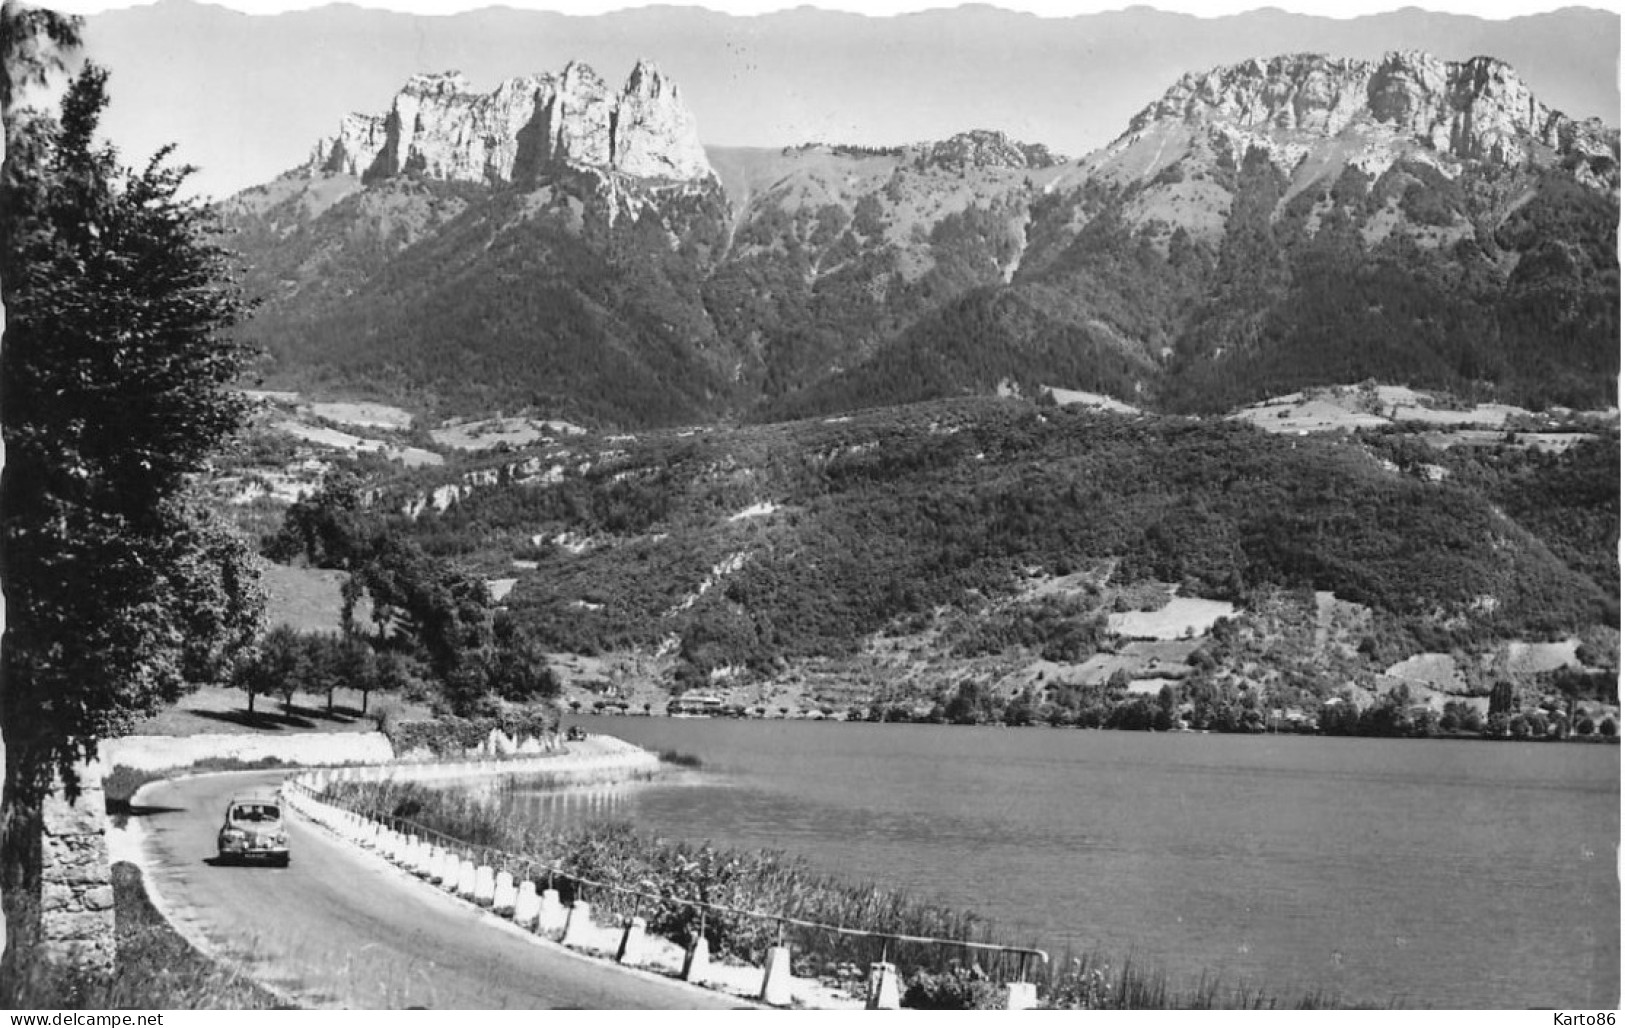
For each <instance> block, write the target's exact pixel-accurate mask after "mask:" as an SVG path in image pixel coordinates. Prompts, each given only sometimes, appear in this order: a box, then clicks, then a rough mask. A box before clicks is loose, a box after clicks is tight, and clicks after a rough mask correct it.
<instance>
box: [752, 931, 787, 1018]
mask: <svg viewBox="0 0 1625 1028" xmlns="http://www.w3.org/2000/svg"><path fill="white" fill-rule="evenodd" d="M759 998H760V999H761V1001H762V1002H763V1003H766V1004H767V1005H768V1006H771V1007H787V1006H789V1005H790V947H788V946H774V947H773V948H772V949H770V950H768V951H767V968H766V969H765V970H764V971H763V972H762V992H761V996H760V997H759Z"/></svg>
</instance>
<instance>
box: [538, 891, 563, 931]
mask: <svg viewBox="0 0 1625 1028" xmlns="http://www.w3.org/2000/svg"><path fill="white" fill-rule="evenodd" d="M536 916H537V921H536V931H537V932H556V931H559V930H561V929H563V928H564V927H565V926H566V925H567V924H569V923H570V912H569V911H568V910H566V909H565V908H564V904H562V903H560V902H559V890H557V889H548V890H546V891H545V892H543V893H542V905H541V909H540V910H539V912H538V913H537V915H536Z"/></svg>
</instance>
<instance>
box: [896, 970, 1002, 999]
mask: <svg viewBox="0 0 1625 1028" xmlns="http://www.w3.org/2000/svg"><path fill="white" fill-rule="evenodd" d="M1007 992H1008V990H1007V989H1006V988H1005V987H1004V986H1002V985H998V984H995V983H994V982H993V981H992V980H991V979H989V978H988V976H987V972H985V971H983V970H982V969H981V968H980V967H978V966H976V965H972V966H970V967H968V968H967V967H958V966H956V967H950V968H949V969H948V970H946V971H942V972H939V973H936V974H932V973H931V972H929V971H923V970H921V971H916V972H914V974H913V975H911V976H910V977H909V980H908V988H907V989H905V990H904V992H903V998H902V1002H903V1006H905V1007H908V1008H910V1009H913V1010H1002V1009H1004V1006H1005V1000H1006V998H1007V997H1006V993H1007Z"/></svg>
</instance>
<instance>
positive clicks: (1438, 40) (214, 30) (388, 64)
mask: <svg viewBox="0 0 1625 1028" xmlns="http://www.w3.org/2000/svg"><path fill="white" fill-rule="evenodd" d="M1614 2H1615V3H1625V0H1614ZM54 5H55V6H58V7H59V8H62V9H68V10H75V11H81V12H86V13H90V14H91V15H92V17H90V19H89V22H88V25H87V32H86V36H87V42H88V44H89V50H90V54H91V56H92V57H93V58H94V59H96V60H97V61H99V62H100V63H102V64H104V65H106V66H107V67H108V68H109V69H110V70H111V72H112V79H111V82H110V91H111V95H112V104H111V106H110V108H109V110H108V112H107V116H106V119H105V122H104V127H105V128H106V130H107V133H108V135H109V136H110V137H111V138H112V141H113V142H114V143H115V144H116V145H118V146H119V148H120V150H121V151H123V153H124V155H125V158H126V160H127V161H128V162H129V163H139V161H140V160H141V159H143V158H144V157H145V156H146V155H149V154H151V153H153V152H154V151H156V150H157V149H158V148H159V147H161V146H163V145H165V144H167V143H175V144H177V153H178V156H179V158H180V159H181V160H184V161H186V162H188V163H191V164H195V165H197V166H199V168H200V169H201V170H200V172H199V173H198V174H197V175H196V176H195V178H194V179H193V183H194V186H195V188H196V190H197V192H198V193H200V194H202V195H206V196H214V197H223V196H227V195H230V194H231V193H234V192H236V191H238V190H241V189H244V188H247V187H249V186H253V185H257V184H260V183H263V182H266V181H269V180H270V179H272V178H274V177H276V176H277V175H278V174H281V173H283V172H285V171H287V170H289V169H291V168H293V167H295V166H296V165H298V164H299V163H301V162H302V161H303V160H305V158H306V157H307V155H308V154H309V153H310V151H311V148H312V147H313V145H314V144H315V143H316V142H317V141H318V140H319V139H321V138H324V137H327V136H331V135H332V134H333V133H334V131H335V130H336V129H337V126H338V123H339V120H340V119H341V118H342V117H343V116H344V115H345V114H347V113H350V112H365V113H382V112H383V111H385V110H386V109H387V108H388V106H389V103H390V100H391V98H392V97H393V96H394V94H395V92H396V91H397V90H398V89H399V88H400V86H401V84H402V83H404V82H405V81H406V79H407V77H408V76H409V75H411V74H414V73H417V72H424V71H445V70H451V69H456V70H460V71H463V72H464V73H465V74H467V76H468V78H469V79H470V81H471V82H472V83H473V85H474V86H475V87H476V88H477V89H480V90H489V89H493V88H495V87H496V85H497V84H498V83H499V82H500V81H501V80H502V79H504V78H508V77H512V76H516V75H522V74H531V73H536V72H557V71H559V70H561V69H562V68H563V66H564V65H565V64H566V63H567V62H569V61H571V60H582V61H585V62H586V63H588V64H590V65H591V66H592V67H593V68H594V69H595V70H597V71H598V72H599V74H600V75H601V76H602V77H603V78H604V79H605V80H606V81H608V82H610V83H611V84H612V85H615V86H618V85H619V84H620V83H621V82H622V81H624V79H625V77H626V75H627V73H628V72H629V71H630V70H631V67H632V64H633V63H634V62H635V61H636V60H638V59H642V58H647V59H652V60H653V61H654V63H655V64H656V65H657V66H658V67H659V68H660V69H661V70H662V71H663V72H665V73H666V74H667V75H668V76H670V77H671V78H672V79H673V80H674V81H676V82H677V83H678V85H679V87H680V89H681V91H682V95H683V97H684V99H685V100H686V102H687V103H688V105H689V106H690V108H691V109H692V110H693V111H694V113H695V116H696V120H697V122H698V125H699V129H700V134H701V138H702V140H703V141H704V142H705V143H707V144H708V145H721V146H770V147H782V146H792V145H797V144H801V143H806V142H823V143H850V144H857V145H865V146H886V145H897V144H906V143H915V142H921V141H925V140H933V139H942V138H945V137H947V136H949V135H952V134H954V133H956V132H961V131H965V130H968V129H973V128H985V129H997V130H1001V131H1004V132H1006V133H1008V134H1009V135H1011V136H1012V137H1014V138H1016V139H1018V140H1020V141H1022V142H1028V143H1042V144H1044V145H1046V146H1048V147H1050V148H1051V149H1052V150H1053V151H1055V152H1057V153H1060V154H1063V155H1066V156H1069V157H1081V156H1083V155H1084V154H1086V153H1088V152H1090V151H1092V150H1094V149H1096V148H1098V147H1100V146H1104V145H1105V144H1106V143H1108V142H1110V141H1111V140H1112V139H1113V138H1115V137H1116V136H1117V135H1118V134H1119V133H1120V132H1122V131H1123V129H1124V128H1125V127H1126V125H1127V122H1128V119H1129V118H1131V117H1132V116H1133V115H1134V113H1135V112H1137V111H1138V110H1139V109H1141V108H1142V107H1144V106H1145V105H1146V104H1148V103H1150V102H1152V101H1154V100H1155V99H1156V98H1157V97H1159V96H1160V95H1161V94H1162V93H1163V91H1165V90H1166V89H1167V88H1168V86H1170V85H1172V84H1173V82H1174V81H1176V80H1177V79H1178V77H1179V76H1180V75H1181V74H1184V73H1185V72H1188V71H1201V70H1206V69H1208V68H1212V67H1216V66H1219V65H1222V64H1229V63H1233V62H1235V61H1239V60H1243V59H1245V58H1248V57H1268V56H1272V55H1274V54H1277V53H1290V52H1301V51H1306V50H1307V51H1316V52H1327V53H1332V54H1335V55H1339V56H1351V57H1362V58H1366V59H1375V58H1378V57H1380V56H1381V55H1382V53H1384V52H1385V51H1387V50H1390V49H1400V48H1409V47H1412V46H1415V47H1418V48H1421V49H1427V50H1429V51H1431V52H1433V53H1436V54H1438V55H1439V56H1441V57H1445V58H1447V59H1453V60H1460V59H1465V58H1467V57H1471V56H1474V55H1476V54H1478V53H1491V54H1494V55H1496V56H1501V57H1504V58H1506V59H1507V60H1509V61H1510V62H1511V63H1512V64H1513V66H1514V67H1515V68H1516V69H1517V70H1518V71H1519V73H1520V74H1521V75H1523V76H1524V78H1525V80H1526V81H1527V82H1529V84H1530V86H1531V88H1533V89H1534V91H1535V93H1536V95H1537V96H1538V97H1539V98H1540V99H1541V100H1542V101H1544V102H1546V103H1547V104H1549V105H1551V106H1553V107H1556V108H1557V109H1559V110H1562V111H1564V112H1565V113H1569V114H1571V115H1574V116H1577V117H1587V116H1598V117H1601V118H1603V120H1604V121H1606V122H1609V123H1610V124H1615V125H1617V124H1618V123H1619V114H1618V107H1619V100H1618V88H1617V87H1618V74H1619V66H1618V60H1619V40H1618V38H1617V36H1618V26H1619V19H1618V18H1617V17H1615V19H1614V20H1613V21H1612V23H1611V24H1612V26H1613V29H1614V32H1613V35H1614V38H1602V39H1598V38H1593V37H1594V35H1595V34H1594V33H1589V32H1587V33H1582V34H1580V36H1577V35H1576V33H1575V32H1574V31H1572V30H1566V31H1568V34H1567V35H1564V34H1563V33H1562V32H1559V31H1555V30H1554V31H1551V32H1546V33H1544V34H1543V33H1541V32H1534V31H1523V30H1521V29H1520V30H1514V29H1513V28H1512V27H1510V26H1507V27H1502V28H1497V25H1498V24H1499V23H1498V22H1496V21H1474V22H1470V23H1469V22H1462V21H1461V20H1460V19H1453V18H1449V17H1445V16H1444V15H1446V14H1448V13H1450V12H1452V11H1471V12H1472V13H1473V14H1475V15H1480V16H1481V15H1482V14H1483V13H1488V14H1490V15H1493V16H1495V17H1498V18H1506V17H1511V16H1516V15H1521V14H1529V13H1536V12H1541V11H1544V10H1550V9H1554V8H1556V7H1557V6H1558V5H1555V4H1548V5H1538V4H1533V3H1521V4H1513V3H1506V2H1504V0H1503V2H1497V3H1492V4H1490V5H1488V6H1487V7H1485V6H1484V5H1474V4H1468V3H1455V2H1454V0H1437V2H1435V3H1429V4H1427V6H1426V8H1425V9H1419V8H1418V7H1416V6H1412V7H1411V8H1409V9H1407V10H1405V11H1404V12H1403V13H1401V14H1397V15H1389V16H1385V17H1369V15H1371V14H1372V13H1373V12H1381V11H1393V10H1395V7H1394V5H1392V4H1388V5H1383V4H1379V3H1373V2H1371V0H1346V2H1343V3H1339V4H1336V5H1331V4H1326V3H1322V2H1318V0H1317V2H1314V3H1304V2H1302V0H1297V2H1294V0H1284V2H1282V3H1278V4H1275V5H1274V10H1273V13H1265V14H1255V15H1248V16H1247V17H1244V18H1234V17H1232V18H1228V19H1227V18H1224V17H1218V16H1216V14H1217V12H1220V11H1230V12H1236V11H1247V10H1256V9H1257V8H1256V5H1244V4H1240V3H1233V2H1230V3H1218V4H1208V3H1202V4H1197V3H1195V2H1193V0H1169V2H1167V3H1164V4H1158V5H1157V6H1156V8H1155V9H1153V8H1151V7H1149V6H1139V7H1135V8H1132V9H1130V10H1128V11H1126V12H1125V11H1124V10H1123V8H1122V7H1121V5H1118V6H1116V7H1115V8H1114V7H1113V6H1112V5H1108V4H1104V3H1066V4H1061V3H1056V2H1054V0H1001V2H1000V3H999V4H997V5H996V6H995V5H980V6H979V7H976V8H967V9H960V10H956V11H953V12H952V13H951V14H949V13H946V9H947V8H948V5H946V4H938V5H936V6H934V7H933V6H930V5H928V4H925V3H920V2H918V0H913V2H911V0H881V2H880V3H874V4H863V5H861V6H862V7H863V8H864V10H865V11H866V12H868V11H875V10H883V11H888V12H899V13H893V14H889V15H887V16H885V17H867V18H865V17H857V16H855V15H851V14H844V15H843V14H841V13H839V12H840V11H841V9H842V7H843V5H844V6H846V7H854V6H858V5H856V4H854V3H852V2H851V0H821V2H820V3H818V4H816V5H813V4H798V5H788V4H784V3H774V2H772V0H708V2H707V3H706V4H704V5H665V6H650V5H636V4H628V3H624V2H617V3H605V2H603V0H506V2H505V3H504V4H503V5H502V8H501V9H492V8H489V7H480V6H479V5H477V4H475V3H473V2H471V0H391V2H390V3H388V4H381V3H375V2H374V0H362V2H358V3H351V4H348V5H345V6H342V7H339V6H333V7H326V8H325V9H322V10H315V9H313V7H314V6H315V5H313V4H310V3H306V2H295V3H289V2H287V0H224V2H223V3H219V4H214V5H199V4H195V3H194V4H189V3H183V2H179V0H163V2H162V3H158V4H148V5H144V6H131V5H123V4H119V3H114V4H111V5H110V4H108V3H107V0H55V3H54ZM414 5H419V6H416V7H415V6H414ZM633 7H637V8H639V9H638V10H637V11H633V12H630V13H629V12H628V9H629V8H633ZM815 7H816V8H817V10H814V8H815ZM1591 7H1592V10H1598V9H1603V10H1613V8H1608V7H1603V6H1602V5H1591ZM471 9H472V10H479V11H480V12H481V13H478V14H467V13H464V14H461V15H459V16H457V17H427V18H425V17H410V16H403V15H402V14H389V13H384V12H388V11H395V12H404V14H405V15H410V14H412V13H421V12H432V13H433V14H434V15H448V14H452V13H455V12H459V11H466V10H471ZM1198 9H1199V10H1200V11H1201V12H1202V17H1199V18H1198V17H1191V16H1188V12H1190V11H1192V10H1198ZM1102 10H1104V11H1112V10H1116V11H1117V12H1119V13H1116V14H1104V15H1099V16H1097V18H1095V19H1093V20H1090V19H1084V20H1079V19H1077V18H1075V17H1072V16H1075V15H1079V14H1084V13H1087V12H1090V11H1102ZM233 11H242V12H244V14H252V15H256V17H252V18H249V17H244V16H243V15H241V14H236V13H233ZM546 11H553V12H564V13H566V14H569V15H571V16H570V17H559V16H558V15H557V14H554V15H548V14H544V13H540V12H546ZM706 11H712V12H716V11H723V12H727V13H726V14H706V13H705V12H706ZM1001 11H1002V12H1010V11H1022V12H1029V13H1036V14H1037V15H1038V18H1036V19H1035V18H1033V17H1030V16H1027V15H1010V14H1001V13H999V12H1001ZM1182 11H1184V12H1187V16H1179V15H1178V12H1182ZM1286 11H1291V12H1295V13H1301V14H1309V15H1318V16H1320V17H1321V18H1328V17H1329V18H1330V20H1317V21H1306V20H1305V19H1302V18H1295V17H1293V16H1292V15H1290V14H1287V13H1285V12H1286ZM279 12H280V15H281V16H278V17H271V16H270V15H272V14H274V13H279ZM615 12H618V13H615ZM771 12H777V13H771ZM902 12H912V13H902ZM920 12H935V13H920ZM1158 12H1163V13H1158ZM1168 12H1174V13H1173V14H1170V13H1168ZM599 14H603V15H604V16H602V17H595V16H594V15H599ZM751 15H760V16H758V17H753V16H751ZM1357 15H1366V17H1355V16H1357ZM1063 16H1064V17H1063ZM1043 19H1054V20H1053V21H1044V20H1043ZM1582 37H1583V38H1582Z"/></svg>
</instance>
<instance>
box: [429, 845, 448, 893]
mask: <svg viewBox="0 0 1625 1028" xmlns="http://www.w3.org/2000/svg"><path fill="white" fill-rule="evenodd" d="M423 866H424V877H426V878H428V879H429V881H431V882H434V883H436V884H439V883H440V882H443V881H445V879H446V851H445V850H443V849H441V848H440V847H439V846H430V847H429V856H428V859H427V860H425V861H424V865H423Z"/></svg>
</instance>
